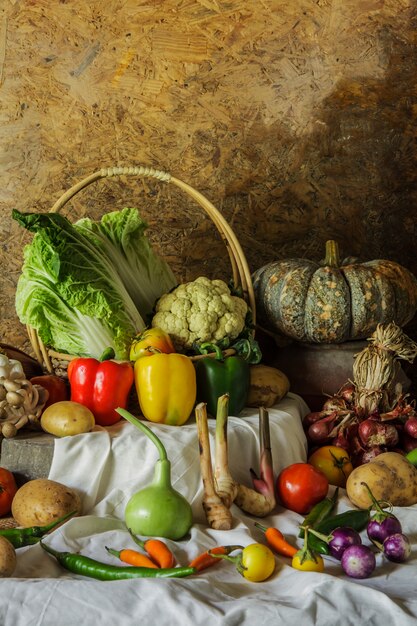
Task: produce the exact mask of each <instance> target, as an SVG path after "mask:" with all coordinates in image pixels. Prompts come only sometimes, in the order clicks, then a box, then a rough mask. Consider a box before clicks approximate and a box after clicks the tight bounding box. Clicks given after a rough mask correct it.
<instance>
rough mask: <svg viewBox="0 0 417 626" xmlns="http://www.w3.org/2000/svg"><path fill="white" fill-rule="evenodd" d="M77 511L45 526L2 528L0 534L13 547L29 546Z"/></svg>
mask: <svg viewBox="0 0 417 626" xmlns="http://www.w3.org/2000/svg"><path fill="white" fill-rule="evenodd" d="M76 513H77V511H71V513H67V514H66V515H64V516H63V517H60V518H59V519H57V520H55V521H53V522H51V523H50V524H46V525H45V526H30V527H29V528H3V529H2V530H0V536H1V537H5V538H6V539H8V540H9V541H10V543H11V544H12V546H14V547H15V548H23V547H24V546H31V545H33V544H34V543H38V541H40V540H41V538H42V537H43V536H44V535H46V534H47V533H49V532H50V531H51V530H54V528H57V527H58V526H59V525H60V524H62V523H63V522H65V520H67V519H69V518H70V517H73V515H75V514H76Z"/></svg>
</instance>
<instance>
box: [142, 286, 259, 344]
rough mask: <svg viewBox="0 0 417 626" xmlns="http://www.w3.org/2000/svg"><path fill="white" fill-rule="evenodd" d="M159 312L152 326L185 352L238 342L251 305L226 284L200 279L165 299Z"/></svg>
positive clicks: (180, 287) (159, 304) (157, 305)
mask: <svg viewBox="0 0 417 626" xmlns="http://www.w3.org/2000/svg"><path fill="white" fill-rule="evenodd" d="M155 311H156V312H155V315H154V317H153V319H152V326H153V327H157V328H161V329H162V330H164V331H165V332H166V333H169V335H171V338H172V340H173V342H174V345H175V348H176V349H177V350H179V351H181V350H184V349H187V348H191V346H192V344H193V343H194V342H198V343H203V342H206V341H207V342H210V343H217V342H219V341H221V340H222V339H224V338H225V337H229V339H236V337H237V336H238V335H239V334H240V333H241V332H242V330H243V329H244V327H245V318H246V313H247V311H248V305H247V304H246V302H245V300H243V298H239V297H238V296H233V295H232V294H231V292H230V289H229V287H228V286H227V285H226V283H225V282H224V281H222V280H210V279H209V278H206V277H204V276H200V277H199V278H196V280H194V281H192V282H189V283H183V284H181V285H179V286H178V287H176V289H174V290H173V291H171V292H170V293H167V294H164V295H163V296H161V297H160V298H159V300H158V302H157V304H156V309H155Z"/></svg>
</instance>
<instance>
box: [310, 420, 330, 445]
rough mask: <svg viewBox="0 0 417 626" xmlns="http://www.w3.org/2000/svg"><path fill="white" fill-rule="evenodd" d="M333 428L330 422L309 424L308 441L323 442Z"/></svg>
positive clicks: (322, 421)
mask: <svg viewBox="0 0 417 626" xmlns="http://www.w3.org/2000/svg"><path fill="white" fill-rule="evenodd" d="M332 428H333V423H332V422H326V421H324V420H321V421H319V422H315V423H314V424H311V426H310V427H309V429H308V432H307V434H308V438H309V439H310V441H325V440H326V439H327V438H328V436H329V434H330V431H331V430H332Z"/></svg>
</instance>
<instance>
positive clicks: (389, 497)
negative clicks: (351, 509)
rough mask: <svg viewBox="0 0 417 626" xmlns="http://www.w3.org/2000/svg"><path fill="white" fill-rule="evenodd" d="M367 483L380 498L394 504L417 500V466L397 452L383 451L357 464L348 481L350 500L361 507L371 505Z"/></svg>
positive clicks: (401, 504) (378, 498) (410, 502)
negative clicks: (362, 463)
mask: <svg viewBox="0 0 417 626" xmlns="http://www.w3.org/2000/svg"><path fill="white" fill-rule="evenodd" d="M361 483H366V484H367V485H368V487H369V489H370V490H371V491H372V493H373V495H374V497H375V498H376V499H377V500H385V501H387V502H391V504H392V505H393V506H411V505H413V504H416V503H417V468H415V467H414V465H412V464H411V463H410V462H409V461H408V460H407V459H406V458H405V457H404V456H403V455H402V454H399V453H398V452H383V453H382V454H379V455H378V456H376V457H375V458H374V459H373V460H372V461H369V463H365V464H364V465H360V466H359V467H356V468H355V469H354V470H353V472H351V474H350V475H349V477H348V479H347V482H346V492H347V495H348V498H349V500H350V501H351V502H352V504H354V505H355V506H357V507H358V508H360V509H366V508H368V507H369V506H370V505H371V499H370V497H369V494H368V491H367V489H366V487H365V486H364V485H362V484H361Z"/></svg>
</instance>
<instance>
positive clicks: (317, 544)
mask: <svg viewBox="0 0 417 626" xmlns="http://www.w3.org/2000/svg"><path fill="white" fill-rule="evenodd" d="M369 520H370V510H369V509H364V510H356V509H349V510H348V511H345V512H344V513H339V514H338V515H334V516H333V517H328V518H326V519H324V520H322V522H320V524H317V525H316V526H314V530H316V531H318V532H319V533H321V534H323V535H330V534H331V532H332V530H335V529H336V528H346V527H349V528H353V529H354V530H357V531H358V532H360V531H361V530H363V529H364V528H365V527H366V525H367V523H368V522H369ZM309 542H310V547H311V549H312V550H314V551H315V552H319V553H320V554H330V550H329V547H328V545H327V543H326V542H325V541H323V540H322V539H319V537H316V536H315V535H313V534H311V537H310V538H309Z"/></svg>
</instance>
